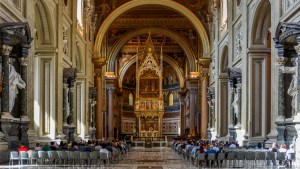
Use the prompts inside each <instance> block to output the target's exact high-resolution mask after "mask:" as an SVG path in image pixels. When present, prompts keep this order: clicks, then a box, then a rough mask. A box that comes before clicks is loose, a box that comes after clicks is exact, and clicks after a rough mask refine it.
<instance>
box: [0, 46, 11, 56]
mask: <svg viewBox="0 0 300 169" xmlns="http://www.w3.org/2000/svg"><path fill="white" fill-rule="evenodd" d="M11 50H12V47H11V46H8V45H2V54H3V55H6V56H7V55H9V54H10V51H11Z"/></svg>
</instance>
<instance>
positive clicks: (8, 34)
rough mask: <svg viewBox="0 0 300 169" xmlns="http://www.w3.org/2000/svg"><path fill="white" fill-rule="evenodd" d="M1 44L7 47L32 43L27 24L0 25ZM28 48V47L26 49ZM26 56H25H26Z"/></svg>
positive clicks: (10, 23)
mask: <svg viewBox="0 0 300 169" xmlns="http://www.w3.org/2000/svg"><path fill="white" fill-rule="evenodd" d="M0 28H1V35H0V36H1V42H2V43H3V44H7V45H12V46H13V45H15V44H23V45H25V44H28V45H29V44H30V43H31V41H32V38H31V33H30V29H29V25H28V23H27V22H9V23H2V24H0ZM28 48H30V46H29V47H28ZM26 56H27V54H26Z"/></svg>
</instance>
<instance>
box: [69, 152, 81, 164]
mask: <svg viewBox="0 0 300 169" xmlns="http://www.w3.org/2000/svg"><path fill="white" fill-rule="evenodd" d="M69 159H70V161H71V162H72V164H73V165H75V162H76V161H77V160H78V159H79V152H78V151H69Z"/></svg>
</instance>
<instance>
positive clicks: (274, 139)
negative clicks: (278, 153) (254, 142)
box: [265, 129, 278, 148]
mask: <svg viewBox="0 0 300 169" xmlns="http://www.w3.org/2000/svg"><path fill="white" fill-rule="evenodd" d="M277 135H278V133H277V130H276V129H273V130H272V131H271V132H270V133H269V134H268V135H267V139H268V140H267V141H265V148H271V147H272V144H273V143H276V142H277Z"/></svg>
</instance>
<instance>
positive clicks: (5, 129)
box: [0, 118, 29, 150]
mask: <svg viewBox="0 0 300 169" xmlns="http://www.w3.org/2000/svg"><path fill="white" fill-rule="evenodd" d="M0 121H1V130H2V134H3V136H2V140H4V141H6V142H7V146H8V147H7V148H8V150H17V149H18V147H19V146H20V144H21V143H24V144H25V146H26V147H29V140H28V134H27V132H28V129H29V121H20V120H15V119H6V118H2V119H0ZM2 140H1V141H2ZM0 146H1V145H0ZM5 146H6V145H5ZM2 148H3V146H2Z"/></svg>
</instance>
